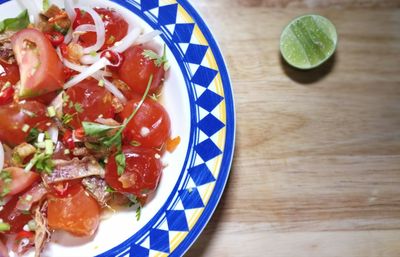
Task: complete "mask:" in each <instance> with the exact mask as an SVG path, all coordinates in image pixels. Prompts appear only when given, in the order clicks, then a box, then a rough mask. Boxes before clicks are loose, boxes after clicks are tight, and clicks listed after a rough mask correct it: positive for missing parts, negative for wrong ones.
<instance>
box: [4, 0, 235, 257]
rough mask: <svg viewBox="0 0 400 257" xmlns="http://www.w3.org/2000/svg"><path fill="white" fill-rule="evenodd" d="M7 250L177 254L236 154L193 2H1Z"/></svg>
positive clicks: (228, 106)
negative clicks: (190, 3) (191, 3)
mask: <svg viewBox="0 0 400 257" xmlns="http://www.w3.org/2000/svg"><path fill="white" fill-rule="evenodd" d="M0 4H1V9H0V20H1V22H0V171H1V172H0V256H57V257H62V256H68V257H70V256H82V257H83V256H165V255H171V256H181V255H183V254H184V253H185V252H186V251H187V249H188V248H189V247H190V245H191V244H192V243H193V242H194V241H195V239H196V238H197V236H198V235H199V234H200V232H201V231H202V229H203V228H204V226H205V225H206V224H207V222H208V220H209V218H210V217H211V215H212V213H213V211H214V209H215V208H216V206H217V203H218V201H219V199H220V197H221V195H222V192H223V190H224V186H225V184H226V181H227V178H228V175H229V170H230V165H231V161H232V156H233V148H234V135H235V114H234V105H233V96H232V90H231V85H230V81H229V76H228V73H227V70H226V67H225V64H224V61H223V58H222V55H221V53H220V51H219V49H218V46H217V44H216V42H215V40H214V39H213V37H212V35H211V33H210V31H209V30H208V28H207V27H206V25H205V23H204V21H203V20H202V19H201V18H200V16H199V15H198V14H197V13H196V11H195V10H194V9H193V8H192V7H191V6H190V5H189V4H188V3H187V2H186V1H167V0H165V1H164V0H160V1H158V0H157V1H153V0H146V1H143V0H142V1H139V0H137V1H136V0H132V1H123V0H112V1H106V0H90V1H89V0H76V1H74V0H65V1H61V0H60V1H56V0H54V1H46V0H45V1H31V0H19V1H14V0H9V1H4V0H1V1H0Z"/></svg>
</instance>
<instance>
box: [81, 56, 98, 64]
mask: <svg viewBox="0 0 400 257" xmlns="http://www.w3.org/2000/svg"><path fill="white" fill-rule="evenodd" d="M99 59H100V55H99V54H96V55H91V54H86V55H83V56H82V57H81V59H80V62H81V63H82V64H87V65H89V64H93V63H95V62H97V61H98V60H99Z"/></svg>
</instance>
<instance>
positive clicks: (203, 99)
mask: <svg viewBox="0 0 400 257" xmlns="http://www.w3.org/2000/svg"><path fill="white" fill-rule="evenodd" d="M223 99H224V98H223V97H222V96H220V95H218V94H216V93H214V92H212V91H211V90H208V89H207V90H206V91H204V93H203V94H202V95H201V96H200V97H199V98H198V99H197V101H196V104H197V105H199V106H200V107H202V108H203V109H205V110H206V111H208V112H211V111H212V110H214V109H215V107H217V105H219V104H220V103H221V101H222V100H223Z"/></svg>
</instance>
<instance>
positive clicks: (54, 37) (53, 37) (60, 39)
mask: <svg viewBox="0 0 400 257" xmlns="http://www.w3.org/2000/svg"><path fill="white" fill-rule="evenodd" d="M45 35H46V37H47V38H48V39H49V40H50V42H51V44H52V45H53V46H54V47H57V46H59V45H61V44H63V43H64V35H63V34H61V33H60V32H58V31H52V32H48V33H46V34H45Z"/></svg>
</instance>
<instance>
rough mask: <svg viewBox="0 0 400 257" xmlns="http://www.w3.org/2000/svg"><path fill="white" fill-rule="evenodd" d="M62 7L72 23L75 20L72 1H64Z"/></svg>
mask: <svg viewBox="0 0 400 257" xmlns="http://www.w3.org/2000/svg"><path fill="white" fill-rule="evenodd" d="M64 7H65V11H66V12H67V14H68V17H69V19H70V20H71V22H72V23H73V22H74V20H75V18H76V13H75V8H74V3H73V0H65V1H64Z"/></svg>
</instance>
